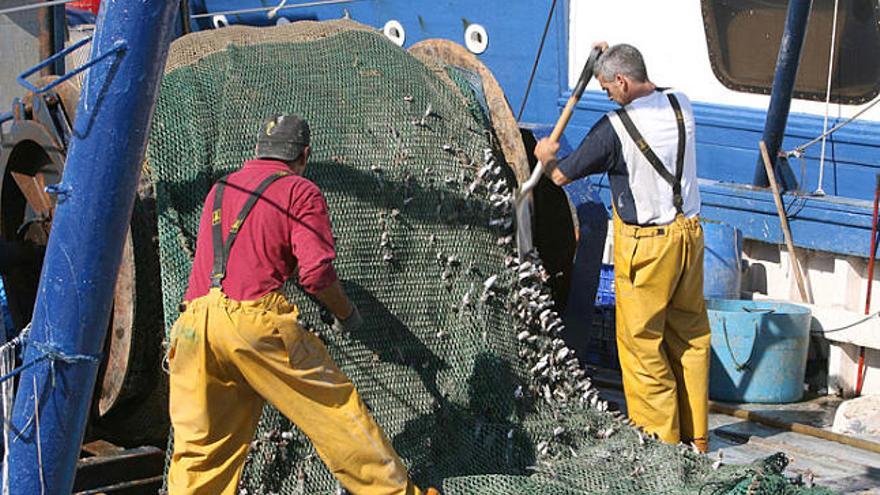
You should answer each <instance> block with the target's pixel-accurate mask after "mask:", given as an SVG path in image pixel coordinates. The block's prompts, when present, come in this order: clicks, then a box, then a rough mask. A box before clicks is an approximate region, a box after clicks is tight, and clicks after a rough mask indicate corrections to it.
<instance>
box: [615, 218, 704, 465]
mask: <svg viewBox="0 0 880 495" xmlns="http://www.w3.org/2000/svg"><path fill="white" fill-rule="evenodd" d="M614 270H615V275H614V281H615V287H616V296H617V297H616V301H617V303H616V317H617V353H618V356H619V358H620V368H621V372H622V374H623V388H624V394H625V395H626V407H627V410H628V412H629V416H630V418H631V419H632V420H633V421H634V422H635V423H636V424H637V425H639V426H641V427H643V428H644V429H645V431H647V432H649V433H656V434H657V435H658V436H659V437H660V439H661V440H663V441H665V442H669V443H678V442H680V441H683V442H686V443H690V442H693V443H694V444H695V445H696V446H697V447H698V448H700V449H701V450H706V449H707V448H708V430H709V424H708V423H709V341H710V335H709V320H708V317H707V315H706V301H705V299H704V298H703V229H702V227H701V226H700V222H699V219H698V218H689V219H685V218H684V217H683V216H681V215H679V216H678V217H677V218H676V220H675V221H674V222H673V223H671V224H669V225H665V226H662V227H634V226H631V225H626V224H624V223H623V222H622V221H621V220H620V219H619V218H618V217H617V215H616V214H615V215H614Z"/></svg>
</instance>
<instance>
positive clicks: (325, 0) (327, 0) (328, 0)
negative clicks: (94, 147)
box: [190, 0, 355, 19]
mask: <svg viewBox="0 0 880 495" xmlns="http://www.w3.org/2000/svg"><path fill="white" fill-rule="evenodd" d="M354 1H355V0H318V1H315V2H303V3H294V4H290V5H284V6H282V7H281V8H278V7H277V6H275V7H253V8H250V9H237V10H224V11H222V12H211V13H208V14H195V15H191V16H190V17H191V18H193V19H202V18H205V17H214V16H216V15H237V14H253V13H255V12H272V11H273V10H274V11H275V13H276V14H277V13H278V11H279V10H287V9H298V8H302V7H315V6H318V5H334V4H337V3H351V2H354ZM276 9H277V10H276Z"/></svg>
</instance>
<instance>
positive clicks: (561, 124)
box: [550, 48, 602, 143]
mask: <svg viewBox="0 0 880 495" xmlns="http://www.w3.org/2000/svg"><path fill="white" fill-rule="evenodd" d="M600 55H602V51H601V50H599V48H593V49H592V50H591V51H590V56H588V57H587V61H586V62H585V63H584V68H583V70H581V75H580V77H578V82H577V84H575V85H574V91H572V92H571V96H570V97H569V98H568V101H567V102H566V103H565V108H563V109H562V115H560V116H559V120H557V121H556V125H555V126H553V132H551V133H550V140H551V141H553V142H554V143H556V142H559V139H560V138H561V137H562V132H563V131H565V126H567V125H568V121H569V120H571V115H572V114H573V113H574V106H575V105H577V102H578V100H580V99H581V95H583V94H584V89H586V88H587V83H589V82H590V79H592V77H593V67H594V66H595V65H596V61H597V60H599V56H600Z"/></svg>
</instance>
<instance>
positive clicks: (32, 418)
mask: <svg viewBox="0 0 880 495" xmlns="http://www.w3.org/2000/svg"><path fill="white" fill-rule="evenodd" d="M177 5H178V3H177V2H173V1H168V0H139V1H136V2H134V1H131V0H105V1H104V2H102V5H101V10H100V12H99V14H98V24H97V30H96V32H97V35H96V37H95V40H94V45H93V46H92V56H93V57H94V56H97V55H98V54H102V53H105V52H107V51H115V52H116V53H115V54H114V55H113V56H108V57H106V58H104V59H103V60H102V61H101V62H100V63H98V64H97V65H95V66H94V67H92V68H91V70H90V71H89V74H88V76H87V79H86V83H85V86H84V89H83V92H82V96H81V98H80V102H79V107H78V109H77V113H76V115H77V119H76V123H75V124H74V139H73V142H72V145H71V149H70V153H69V154H68V156H67V164H66V167H65V170H64V177H63V179H62V182H61V184H59V185H58V187H56V188H55V192H56V194H57V195H58V205H57V208H56V210H55V217H54V221H53V224H52V235H51V236H50V238H49V244H48V246H47V249H46V255H45V261H44V265H43V272H42V276H41V279H40V288H39V291H38V294H37V302H36V307H35V309H34V316H33V321H32V329H31V332H30V336H29V340H28V342H27V344H26V350H25V355H24V361H23V362H24V363H30V362H33V361H36V364H35V365H33V366H31V367H30V368H28V369H26V370H25V371H24V372H23V373H22V374H21V375H20V381H19V386H18V393H17V395H16V397H15V407H14V411H13V417H12V430H13V431H14V432H17V433H16V435H17V436H14V440H13V441H12V444H11V448H10V450H9V453H8V455H9V457H8V466H7V467H8V473H9V475H8V476H9V479H8V480H5V481H7V482H8V484H9V489H10V491H9V493H14V494H21V495H30V494H39V493H51V494H60V493H70V492H71V489H72V488H73V481H74V471H75V467H76V461H77V458H78V457H79V452H80V445H81V442H82V439H83V432H84V429H85V424H86V418H87V417H88V414H89V409H90V407H91V405H92V392H93V389H94V385H95V379H96V374H97V370H98V361H97V359H98V358H100V355H101V351H102V349H103V343H104V339H105V337H106V333H107V325H108V321H109V318H110V308H111V303H112V297H113V290H114V286H115V282H116V275H117V272H118V270H119V263H120V259H121V257H122V247H123V243H124V239H125V233H126V230H127V228H128V224H129V220H130V218H131V211H132V207H133V204H134V197H135V190H136V186H137V182H138V179H139V176H140V170H141V164H142V160H143V155H144V149H145V147H146V142H147V135H148V132H149V127H150V121H151V119H152V115H153V110H154V108H155V102H156V93H157V91H158V84H159V81H160V78H161V74H162V68H163V67H164V63H165V58H166V55H167V53H168V43H169V41H170V35H171V31H172V29H173V25H174V22H173V19H174V15H175V13H176V10H177ZM37 403H38V404H39V408H38V409H37V414H35V407H34V406H35V404H37ZM38 431H39V432H38Z"/></svg>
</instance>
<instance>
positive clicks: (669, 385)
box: [535, 42, 710, 452]
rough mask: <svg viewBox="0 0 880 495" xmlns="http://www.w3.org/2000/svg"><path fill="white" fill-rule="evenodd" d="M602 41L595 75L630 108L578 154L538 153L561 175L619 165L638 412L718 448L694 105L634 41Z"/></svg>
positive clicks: (624, 301) (626, 358)
mask: <svg viewBox="0 0 880 495" xmlns="http://www.w3.org/2000/svg"><path fill="white" fill-rule="evenodd" d="M596 46H597V47H599V48H600V49H601V50H602V55H601V56H600V57H599V59H598V61H597V63H596V66H595V69H594V74H595V76H596V78H597V79H598V80H599V83H600V84H601V85H602V89H604V90H605V92H606V93H607V94H608V97H609V98H610V99H611V100H613V101H615V102H617V103H618V104H620V105H621V108H619V109H617V110H613V111H611V112H608V113H607V114H606V115H604V116H603V117H602V118H601V119H599V121H598V122H596V124H595V125H594V126H593V127H592V129H590V132H589V133H588V134H587V136H586V137H585V138H584V140H583V141H582V142H581V144H580V146H578V148H577V150H575V151H574V152H573V153H572V154H570V155H568V156H567V157H565V158H562V159H561V160H557V158H556V153H557V152H558V151H559V144H558V143H555V142H553V141H551V140H550V139H542V140H541V141H539V142H538V144H537V146H536V148H535V157H536V158H537V159H538V160H540V161H541V162H542V163H543V164H544V167H545V173H547V174H548V175H549V177H550V178H551V179H552V180H553V182H554V183H556V184H557V185H563V184H567V183H569V182H571V181H573V180H576V179H579V178H581V177H584V176H587V175H591V174H601V173H608V178H609V183H610V186H611V197H612V203H613V207H614V270H615V290H616V318H617V349H618V355H619V358H620V367H621V371H622V374H623V386H624V393H625V395H626V404H627V410H628V412H629V416H630V417H631V418H632V419H633V421H634V422H635V423H636V424H638V425H639V426H641V427H643V428H644V429H645V430H646V431H647V432H650V433H656V434H657V435H658V436H659V437H660V439H662V440H663V441H666V442H669V443H678V442H680V441H682V442H685V443H692V444H693V445H695V446H696V447H697V448H698V449H700V450H701V451H704V452H705V451H707V450H708V446H709V445H708V422H709V419H708V401H709V393H708V389H709V338H710V335H709V320H708V317H707V315H706V302H705V299H704V298H703V230H702V228H701V226H700V221H699V213H700V191H699V187H698V184H697V166H696V147H695V142H694V130H695V124H694V114H693V110H692V109H691V104H690V101H689V100H688V98H687V97H686V96H685V95H684V94H682V93H680V92H678V91H674V90H671V89H661V88H657V87H656V86H655V85H654V83H652V82H651V80H650V79H648V74H647V70H646V69H645V63H644V60H643V58H642V55H641V53H639V51H638V50H637V49H636V48H635V47H633V46H630V45H626V44H620V45H615V46H612V47H610V48H609V47H608V44H607V43H604V42H602V43H597V44H596Z"/></svg>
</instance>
